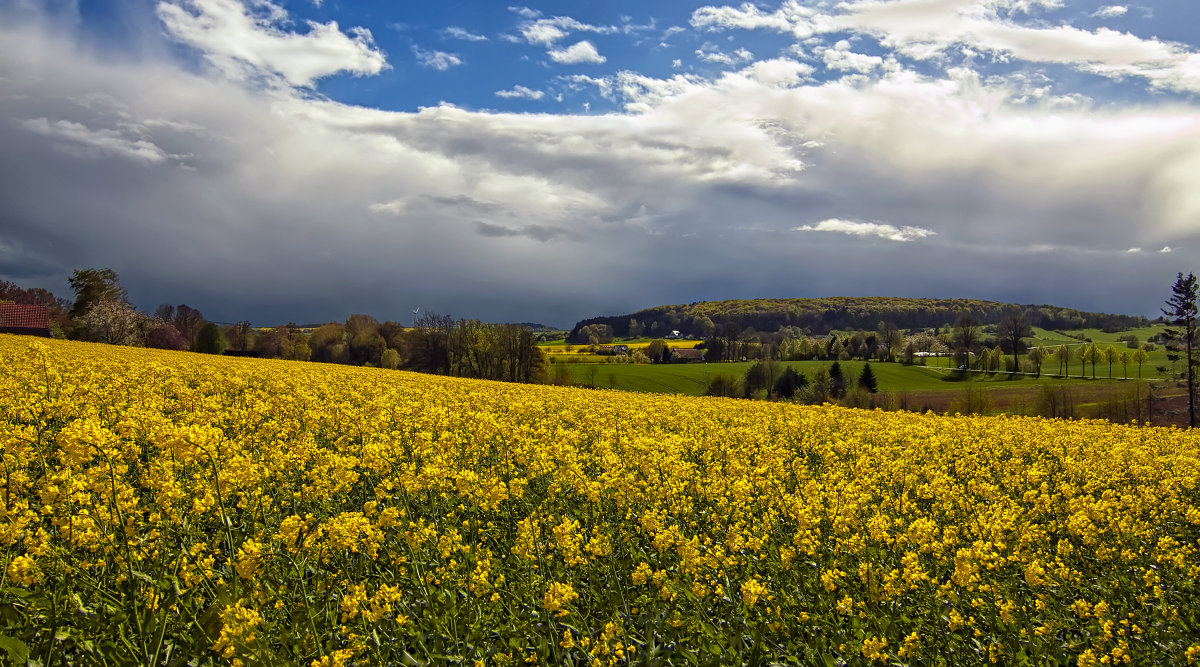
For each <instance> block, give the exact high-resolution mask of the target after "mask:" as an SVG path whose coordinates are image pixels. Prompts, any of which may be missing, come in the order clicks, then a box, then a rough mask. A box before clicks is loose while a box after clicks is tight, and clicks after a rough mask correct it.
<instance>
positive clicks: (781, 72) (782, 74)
mask: <svg viewBox="0 0 1200 667" xmlns="http://www.w3.org/2000/svg"><path fill="white" fill-rule="evenodd" d="M814 71H815V70H814V68H813V66H812V65H809V64H806V63H801V62H796V61H795V60H791V59H789V58H773V59H771V60H760V61H758V62H756V63H754V64H752V65H750V66H749V67H746V68H745V69H743V70H742V71H741V72H740V74H742V75H743V76H746V77H749V78H751V79H754V80H755V81H757V82H759V83H761V84H764V85H767V86H785V87H786V86H794V85H797V84H800V83H801V82H802V80H803V79H804V78H805V77H807V76H809V75H810V74H812V73H813V72H814Z"/></svg>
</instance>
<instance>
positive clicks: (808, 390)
mask: <svg viewBox="0 0 1200 667" xmlns="http://www.w3.org/2000/svg"><path fill="white" fill-rule="evenodd" d="M797 395H798V396H799V397H800V399H801V400H802V401H803V402H805V403H808V404H810V405H821V404H823V403H827V402H829V399H830V398H831V397H832V396H833V381H832V379H831V378H830V377H829V371H828V370H827V369H825V368H818V369H817V371H816V372H815V373H813V381H812V383H810V384H809V385H808V386H806V387H804V388H803V389H801V390H800V391H799V392H797Z"/></svg>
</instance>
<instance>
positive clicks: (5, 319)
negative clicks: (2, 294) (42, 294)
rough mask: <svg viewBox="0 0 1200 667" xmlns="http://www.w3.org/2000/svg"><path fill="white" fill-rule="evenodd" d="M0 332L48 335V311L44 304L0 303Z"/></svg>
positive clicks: (45, 336) (47, 336)
mask: <svg viewBox="0 0 1200 667" xmlns="http://www.w3.org/2000/svg"><path fill="white" fill-rule="evenodd" d="M0 333H10V334H22V335H26V336H42V337H43V338H49V337H50V312H49V311H48V310H47V309H46V307H45V306H31V305H26V304H22V303H0Z"/></svg>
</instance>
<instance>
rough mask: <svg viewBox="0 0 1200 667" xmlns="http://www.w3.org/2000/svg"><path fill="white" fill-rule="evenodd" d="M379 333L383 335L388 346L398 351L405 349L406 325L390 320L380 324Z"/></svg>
mask: <svg viewBox="0 0 1200 667" xmlns="http://www.w3.org/2000/svg"><path fill="white" fill-rule="evenodd" d="M379 335H380V336H383V340H384V341H386V342H387V346H388V348H390V349H393V350H396V351H398V352H399V351H402V350H403V349H404V327H403V326H402V325H401V324H400V323H399V322H392V321H391V320H389V321H387V322H384V323H382V324H380V325H379ZM401 356H403V354H402V355H401Z"/></svg>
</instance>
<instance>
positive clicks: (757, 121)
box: [0, 0, 1200, 325]
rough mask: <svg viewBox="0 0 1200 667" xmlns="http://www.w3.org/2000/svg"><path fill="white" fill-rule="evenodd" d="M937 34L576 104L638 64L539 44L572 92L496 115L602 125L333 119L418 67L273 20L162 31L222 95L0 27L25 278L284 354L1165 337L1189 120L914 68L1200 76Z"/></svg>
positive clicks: (963, 21) (561, 36) (896, 15)
mask: <svg viewBox="0 0 1200 667" xmlns="http://www.w3.org/2000/svg"><path fill="white" fill-rule="evenodd" d="M942 4H946V5H951V6H953V8H955V9H954V11H949V12H942V13H939V14H931V13H930V12H929V11H927V8H926V5H925V4H923V3H917V2H915V1H914V0H894V1H892V2H886V3H874V2H848V3H843V4H840V5H838V6H837V8H836V9H834V10H830V11H829V12H826V13H821V12H819V11H818V10H817V9H814V8H811V7H807V6H805V5H801V4H800V3H797V2H784V3H782V4H781V5H779V6H778V7H777V8H774V9H772V8H769V7H768V8H761V7H757V6H753V5H740V6H737V7H706V8H702V9H700V10H697V11H696V12H695V13H693V14H692V17H691V21H692V22H691V25H692V30H693V31H694V32H696V33H698V38H697V39H698V40H702V39H706V38H713V37H714V35H719V34H720V33H722V32H726V31H734V30H768V31H772V32H773V33H777V34H781V35H787V36H790V37H789V39H794V40H796V45H798V46H797V48H789V49H786V50H785V51H783V52H780V53H771V52H770V51H769V50H761V49H749V48H746V49H742V50H741V51H739V48H740V47H737V46H731V47H722V48H721V49H708V50H704V53H705V54H716V53H721V54H724V55H725V56H727V57H728V61H727V62H717V60H720V59H719V58H718V59H717V60H711V59H704V60H701V59H700V58H699V57H697V58H696V60H695V61H694V62H697V63H699V62H703V63H704V64H706V65H712V66H719V71H717V72H715V73H713V74H711V75H700V74H697V73H696V72H695V71H690V70H688V71H679V72H672V73H670V74H662V75H660V76H654V75H650V74H645V73H641V72H638V71H634V70H630V69H616V70H609V71H608V72H607V73H604V72H595V73H593V74H587V75H581V74H567V75H563V74H562V71H563V68H560V67H557V65H558V64H579V63H590V64H599V63H603V62H605V61H604V60H603V58H604V57H603V56H600V55H599V52H598V51H597V50H596V48H595V47H594V46H593V45H592V44H591V43H590V42H589V41H587V40H582V41H575V40H577V39H578V37H577V36H574V35H577V34H578V33H589V34H593V35H610V34H615V33H613V32H611V31H610V29H609V28H608V27H606V26H598V25H589V24H586V23H583V22H580V21H576V20H574V19H568V18H565V17H554V18H550V19H547V18H545V17H543V16H542V15H541V14H539V13H537V12H536V11H534V10H518V11H517V12H515V18H514V20H515V21H516V22H517V23H518V27H517V30H518V31H519V33H520V34H521V35H522V39H523V40H525V45H527V46H535V47H536V48H537V50H538V51H539V52H540V51H541V50H542V49H544V50H545V51H546V52H547V53H548V54H550V56H549V57H550V59H551V62H547V63H544V66H545V67H547V68H554V69H555V70H556V73H555V74H554V76H557V77H559V78H555V79H548V81H549V83H548V84H547V85H546V86H541V85H538V88H534V87H528V86H524V85H518V84H515V83H513V82H511V81H509V82H506V83H504V84H503V85H495V86H490V87H487V88H485V89H484V92H485V94H486V95H487V96H488V99H490V100H492V102H494V103H500V102H504V101H508V100H524V101H529V102H533V101H537V102H538V103H539V104H540V105H547V106H548V105H549V103H550V102H551V101H552V97H553V96H554V91H555V90H557V91H558V94H560V95H561V94H563V93H564V92H565V93H566V94H578V95H583V94H584V93H588V94H592V95H594V96H595V97H594V98H593V99H596V100H604V101H606V102H608V103H609V104H611V105H613V110H612V111H610V112H607V113H598V114H584V115H575V114H571V113H564V112H561V111H560V112H558V113H549V112H546V113H515V112H500V111H494V110H489V109H486V108H468V107H462V106H456V105H454V104H451V103H446V104H440V105H434V106H427V107H424V108H420V109H414V110H410V111H399V110H385V109H378V108H370V107H367V106H360V105H355V104H349V103H343V102H338V101H336V100H334V99H331V98H329V97H325V96H323V95H321V94H317V93H315V92H314V85H316V84H318V83H319V82H320V81H322V80H323V79H325V78H327V77H337V76H341V77H345V76H360V75H369V74H371V73H372V72H381V71H384V70H385V68H387V67H389V66H393V67H400V66H401V65H400V64H398V63H391V64H390V65H389V63H388V62H387V59H386V57H385V56H384V54H383V52H382V51H381V50H380V49H379V48H378V47H376V46H375V45H374V43H373V41H372V40H371V38H370V34H369V32H367V31H366V30H363V29H358V28H353V27H352V28H349V29H343V28H341V27H339V26H338V25H336V24H334V23H331V22H326V23H315V22H312V23H305V24H303V25H299V24H297V23H296V22H291V23H289V21H288V17H287V15H286V13H285V11H284V10H283V9H282V8H281V7H280V6H278V5H275V4H271V3H268V2H258V3H255V4H251V5H243V4H241V3H238V2H233V1H232V0H204V1H201V0H196V1H194V2H186V3H185V2H175V3H171V2H163V3H160V5H159V6H158V9H157V14H158V17H159V18H160V20H161V24H162V26H163V29H164V30H165V31H166V34H167V35H168V36H169V38H170V39H171V44H172V45H184V46H186V47H187V48H189V49H192V50H193V51H194V53H195V55H196V56H197V57H196V61H195V63H192V62H188V61H187V60H186V59H184V60H181V59H179V58H178V57H177V56H175V55H172V54H171V53H170V52H169V51H166V52H165V54H159V55H153V56H150V57H100V56H101V55H103V54H98V53H95V52H92V51H91V50H90V47H87V46H85V45H84V44H83V43H82V42H81V41H80V40H79V39H78V38H77V36H76V35H73V34H71V33H70V32H69V31H65V32H64V31H62V30H59V29H51V27H49V26H48V25H47V24H45V23H39V22H36V21H34V22H20V21H0V81H3V87H2V88H0V142H3V145H4V146H5V151H3V152H0V168H2V169H3V172H4V173H5V174H8V175H10V176H9V177H7V178H6V180H5V183H4V184H3V185H0V188H3V190H2V194H3V196H2V197H0V202H2V203H0V220H3V223H2V226H0V249H2V255H0V256H2V257H3V258H4V263H3V264H4V268H3V270H2V273H0V278H3V279H11V280H16V281H18V282H21V283H23V284H34V283H39V284H45V285H46V286H50V287H52V288H54V289H55V290H56V291H59V292H64V291H65V277H66V275H68V274H69V273H70V271H71V270H72V269H73V268H77V267H81V266H111V267H112V268H114V269H116V270H117V271H118V272H119V273H120V274H121V275H122V277H123V279H124V280H125V283H126V286H127V287H128V288H129V290H130V292H131V294H132V295H133V296H134V298H135V300H136V301H137V302H138V305H139V306H141V307H143V308H147V309H152V308H153V307H154V306H155V305H156V304H157V303H159V302H162V301H172V302H179V301H186V302H188V303H189V304H190V305H192V306H194V307H198V308H200V309H201V310H202V311H203V312H204V313H205V314H206V315H207V316H209V317H210V318H213V319H219V320H225V321H236V320H240V319H251V320H253V321H255V322H256V323H266V324H270V323H276V322H278V321H286V320H289V319H290V320H296V321H325V320H328V319H343V318H344V317H346V315H348V314H350V313H351V312H367V313H371V314H374V315H376V316H378V317H380V318H400V317H401V315H402V314H403V313H407V312H410V311H411V310H412V308H414V307H416V306H418V305H419V306H422V307H423V308H425V309H427V310H436V311H440V312H449V313H451V314H453V315H456V316H465V317H482V318H484V319H491V320H495V321H514V320H519V321H528V320H542V321H546V322H549V323H552V324H559V325H569V324H571V323H573V322H574V321H575V320H577V319H579V318H582V317H585V316H590V315H595V314H603V313H620V312H628V311H631V310H635V309H637V308H640V307H645V306H651V305H657V304H661V303H678V302H690V301H696V300H700V299H719V298H753V297H761V296H826V295H841V294H851V295H854V294H859V295H869V294H885V295H896V296H964V297H978V298H993V299H1003V300H1012V301H1019V302H1048V303H1059V304H1063V305H1072V306H1077V307H1083V308H1090V309H1098V310H1108V311H1121V312H1133V313H1153V312H1155V308H1156V306H1155V304H1156V303H1157V298H1156V297H1155V298H1152V299H1151V301H1152V302H1151V303H1146V295H1147V294H1152V295H1158V294H1160V293H1161V292H1162V291H1163V289H1164V286H1166V285H1169V282H1170V280H1171V279H1172V278H1173V277H1174V275H1175V273H1176V272H1177V271H1179V270H1184V271H1187V270H1190V269H1189V267H1186V266H1180V265H1179V261H1181V258H1184V259H1187V258H1191V257H1194V255H1190V254H1189V253H1191V252H1192V251H1190V250H1189V249H1190V248H1195V247H1196V242H1197V237H1198V236H1200V190H1198V189H1197V188H1196V187H1195V174H1197V173H1200V112H1198V111H1197V109H1196V107H1195V104H1194V102H1191V101H1188V100H1187V99H1182V100H1180V99H1165V100H1161V101H1156V102H1154V103H1146V102H1139V103H1135V104H1107V105H1096V104H1092V103H1090V102H1089V101H1088V100H1086V99H1082V100H1081V99H1075V98H1071V99H1067V100H1064V99H1063V96H1062V95H1059V94H1057V93H1056V92H1054V91H1042V92H1040V93H1039V92H1038V91H1039V90H1040V88H1039V86H1040V85H1041V84H1040V83H1039V81H1038V80H1037V79H1035V78H1032V77H1031V76H1029V75H1028V73H1026V72H1020V73H1019V74H1020V76H1017V75H1013V76H1000V75H991V74H989V73H987V72H984V71H980V70H981V69H983V68H982V67H980V68H979V69H976V68H973V67H972V66H971V65H970V63H969V62H955V63H953V64H951V65H948V66H947V67H945V68H944V69H937V68H932V69H930V68H924V69H922V68H921V67H917V66H915V65H914V64H913V63H914V62H916V61H914V60H913V59H914V58H915V59H920V62H922V63H923V62H926V61H928V62H935V61H937V56H938V54H943V55H944V54H948V53H950V52H951V51H953V50H954V49H956V48H960V47H969V48H970V49H975V50H977V52H979V53H984V52H986V53H990V54H992V55H993V56H995V57H999V56H1000V55H1005V56H1006V57H1009V58H1016V57H1021V58H1029V59H1031V60H1033V61H1035V62H1039V63H1051V62H1054V63H1066V64H1068V65H1069V66H1070V67H1072V68H1074V69H1075V70H1077V71H1080V72H1094V73H1096V75H1097V76H1101V77H1109V76H1113V77H1115V76H1118V70H1119V71H1121V72H1124V73H1125V74H1124V75H1128V76H1134V75H1136V76H1138V77H1141V79H1142V80H1144V81H1145V85H1146V86H1147V87H1149V88H1152V89H1159V88H1164V89H1165V88H1172V89H1186V88H1187V86H1189V85H1191V84H1190V83H1189V81H1191V79H1189V78H1188V77H1189V74H1188V72H1187V67H1189V65H1187V62H1188V60H1189V58H1192V57H1194V56H1192V55H1191V54H1190V52H1188V51H1187V49H1185V48H1183V47H1181V46H1179V45H1177V44H1173V43H1168V42H1163V41H1158V40H1153V39H1145V38H1136V37H1133V36H1131V35H1125V34H1123V33H1116V34H1110V33H1108V32H1105V31H1104V30H1101V29H1097V30H1092V31H1086V30H1082V29H1075V28H1072V29H1070V30H1064V29H1059V28H1052V27H1045V25H1043V24H1040V23H1037V22H1036V21H1035V22H1034V23H1035V24H1036V25H1038V26H1041V27H1036V26H1035V27H1031V26H1030V25H1028V24H1026V23H1023V22H1019V21H1017V19H1015V18H1013V17H1014V16H1017V17H1020V16H1025V15H1026V14H1033V15H1037V14H1038V13H1039V12H1044V11H1048V10H1049V9H1050V8H1052V5H1049V4H1046V3H1036V2H1034V3H1015V2H1011V1H1009V2H1003V1H1002V0H991V1H990V2H989V3H986V4H981V3H972V2H966V1H965V0H953V1H952V2H948V3H942ZM1001 9H1003V10H1004V13H1003V16H1002V15H1001V13H1000V12H1001ZM935 19H936V20H935ZM847 31H850V32H853V33H854V34H853V35H850V36H848V35H847V34H846V33H847ZM446 34H447V35H448V36H451V37H455V38H458V39H463V38H462V37H458V36H456V35H454V33H451V32H447V33H446ZM830 35H832V36H835V37H837V39H832V38H830V39H825V37H826V36H830ZM677 37H678V36H677ZM867 37H872V38H873V39H874V40H875V42H874V45H872V43H871V42H870V41H869V40H868V39H867ZM810 40H815V41H810ZM1101 42H1103V48H1095V49H1093V47H1097V46H1100V45H1101V44H1100V43H1101ZM481 43H482V42H481ZM584 44H586V45H587V47H581V46H580V45H584ZM509 45H510V46H511V43H510V44H509ZM563 45H569V46H563ZM889 45H890V46H889ZM464 46H466V45H464ZM698 46H699V45H698ZM577 47H579V48H577ZM406 48H407V47H406ZM413 49H414V53H415V54H416V55H417V58H418V61H420V62H421V63H423V64H425V65H426V66H428V67H434V68H440V69H448V68H451V67H456V69H455V70H454V72H453V73H451V74H447V75H441V74H439V75H438V76H440V77H443V78H444V77H446V76H452V75H453V74H454V73H456V72H460V71H464V70H466V69H469V68H470V67H471V66H472V65H473V64H474V63H475V62H476V61H475V59H474V57H472V61H471V62H470V63H466V62H464V59H462V58H459V57H458V56H454V55H453V54H447V53H442V52H437V51H424V50H422V49H420V48H419V47H413ZM572 49H575V50H576V55H574V56H568V55H567V54H568V53H570V52H571V51H572ZM693 50H694V49H690V48H689V49H688V51H687V53H691V52H692V51H693ZM556 52H561V53H562V54H563V55H562V58H563V60H562V61H561V62H560V63H555V62H554V61H555V60H556V59H555V58H554V55H553V54H554V53H556ZM743 52H744V53H743ZM1085 52H1086V53H1087V54H1091V55H1085ZM759 53H761V54H762V55H756V54H759ZM580 54H582V55H580ZM593 54H594V55H593ZM439 55H440V56H444V58H441V59H439ZM676 55H677V54H676V53H669V54H667V56H668V57H669V58H674V57H675V56H676ZM947 57H948V56H947ZM450 58H456V59H457V60H458V62H451V60H450ZM597 58H599V59H600V60H599V61H598V60H597ZM756 58H757V59H756ZM710 60H711V61H710ZM967 60H968V61H969V60H970V58H967ZM196 63H199V64H198V65H197V64H196ZM438 63H440V64H441V65H444V67H439V64H438ZM407 66H409V67H416V66H417V65H415V64H413V63H411V62H410V63H408V65H407ZM568 71H569V70H568ZM529 83H531V84H533V82H532V81H531V82H529ZM533 85H537V84H533ZM551 86H557V89H555V88H552V87H551ZM543 87H545V88H546V90H548V91H551V92H550V94H547V93H546V92H544V91H543V90H541V89H540V88H543ZM493 91H494V92H493ZM1136 248H1163V251H1161V252H1153V251H1150V252H1130V251H1129V250H1130V249H1136ZM1169 251H1170V252H1169ZM1085 277H1086V281H1084V278H1085ZM1082 282H1086V284H1087V286H1086V289H1084V288H1081V287H1080V285H1081V283H1082Z"/></svg>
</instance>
